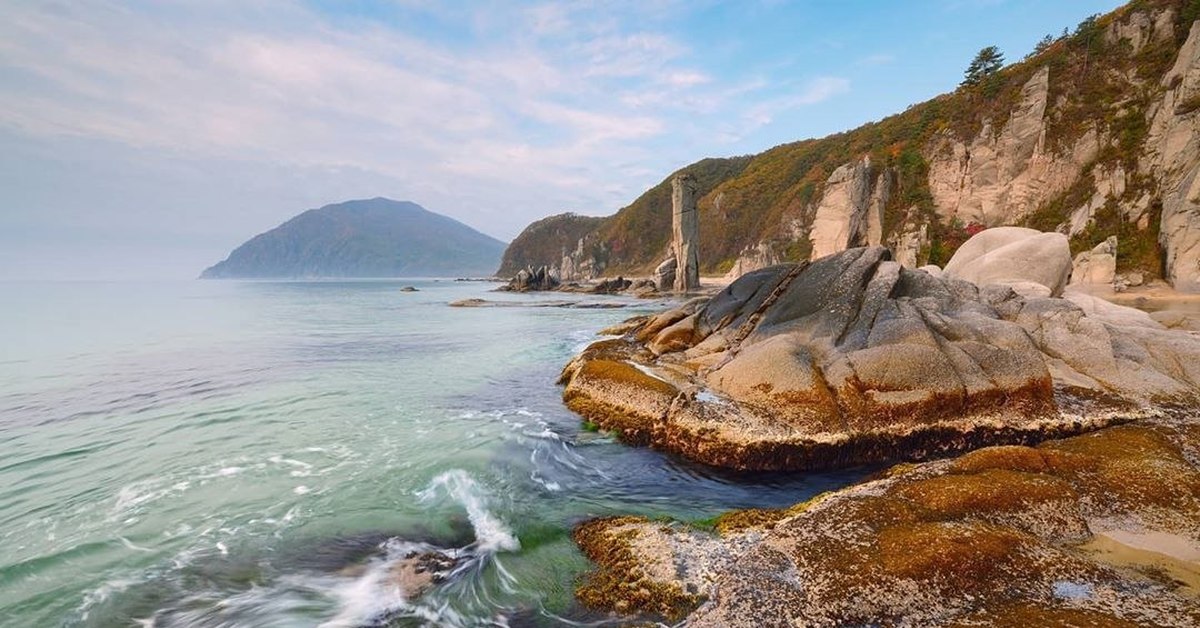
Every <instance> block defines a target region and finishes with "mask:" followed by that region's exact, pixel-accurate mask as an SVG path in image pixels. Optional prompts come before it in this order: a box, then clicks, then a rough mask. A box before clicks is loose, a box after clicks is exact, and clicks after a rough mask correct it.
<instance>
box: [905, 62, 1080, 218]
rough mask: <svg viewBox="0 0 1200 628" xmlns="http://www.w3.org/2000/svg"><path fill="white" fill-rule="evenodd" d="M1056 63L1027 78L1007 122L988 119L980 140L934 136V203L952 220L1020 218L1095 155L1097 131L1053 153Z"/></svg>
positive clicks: (930, 154) (1061, 188) (1071, 179)
mask: <svg viewBox="0 0 1200 628" xmlns="http://www.w3.org/2000/svg"><path fill="white" fill-rule="evenodd" d="M1050 79H1051V76H1050V68H1049V67H1043V68H1041V69H1040V70H1039V71H1038V72H1036V73H1034V75H1033V76H1032V77H1030V78H1029V80H1028V81H1027V82H1026V83H1025V85H1024V87H1023V88H1022V89H1021V99H1020V101H1019V102H1018V103H1017V104H1016V105H1015V106H1014V107H1013V109H1012V111H1011V112H1010V114H1009V116H1008V119H1007V122H1006V123H1005V124H1004V126H1003V128H1000V129H997V128H995V127H994V126H993V125H992V123H991V121H990V120H988V119H984V121H983V125H982V128H980V130H979V134H978V135H977V136H976V137H975V139H974V140H972V141H970V142H969V143H964V142H962V141H961V140H960V139H959V138H958V137H957V136H955V135H954V134H953V133H950V132H943V133H939V134H937V135H935V137H934V139H933V140H932V141H931V143H930V147H929V149H928V150H927V151H925V154H926V158H927V159H928V161H929V188H930V191H931V192H932V193H933V199H934V205H935V206H936V208H937V211H938V213H939V214H940V215H941V216H942V218H943V219H944V220H946V221H947V222H949V221H951V220H954V219H958V220H959V221H961V222H962V223H963V224H970V223H972V222H975V223H979V224H982V225H985V226H988V227H994V226H998V225H1005V224H1014V223H1016V222H1018V221H1020V220H1021V219H1022V218H1024V217H1025V216H1028V215H1029V214H1031V213H1033V212H1034V211H1035V210H1037V208H1039V207H1041V206H1042V205H1044V204H1046V203H1047V202H1049V201H1051V200H1053V199H1055V198H1057V197H1058V196H1059V195H1061V194H1062V193H1063V192H1065V191H1066V190H1067V189H1068V188H1069V187H1071V184H1073V183H1074V182H1075V181H1076V180H1077V179H1078V178H1079V176H1080V175H1081V173H1082V172H1083V167H1084V165H1086V164H1087V163H1089V162H1091V161H1092V160H1093V159H1095V156H1096V154H1097V152H1098V151H1099V148H1100V144H1099V140H1098V137H1097V134H1096V132H1095V131H1089V132H1087V133H1084V134H1083V135H1082V136H1081V137H1080V138H1079V139H1077V140H1076V141H1075V142H1074V144H1073V145H1070V146H1066V147H1064V150H1061V151H1057V152H1052V151H1051V150H1050V148H1049V147H1048V146H1047V142H1046V131H1047V128H1048V126H1049V124H1048V120H1047V108H1048V105H1049V104H1050V103H1049V100H1048V99H1049V94H1050Z"/></svg>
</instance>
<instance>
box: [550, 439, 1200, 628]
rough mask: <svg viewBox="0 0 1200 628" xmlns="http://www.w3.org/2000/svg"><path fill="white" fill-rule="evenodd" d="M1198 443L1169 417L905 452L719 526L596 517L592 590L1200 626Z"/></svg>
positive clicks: (732, 610) (844, 618)
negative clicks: (928, 454)
mask: <svg viewBox="0 0 1200 628" xmlns="http://www.w3.org/2000/svg"><path fill="white" fill-rule="evenodd" d="M1197 452H1200V423H1197V422H1196V421H1195V420H1190V419H1184V418H1178V419H1172V420H1156V421H1151V422H1150V423H1148V424H1145V425H1122V426H1117V427H1111V428H1107V429H1104V430H1101V431H1100V432H1097V433H1093V434H1088V435H1084V436H1076V437H1073V438H1069V439H1066V440H1061V441H1053V442H1048V443H1044V444H1042V445H1040V446H1038V447H1022V446H1005V447H990V448H986V449H980V450H978V451H974V452H971V453H969V454H966V455H964V456H962V457H960V458H958V459H955V460H942V461H937V462H932V463H925V464H921V465H900V466H899V467H896V468H893V469H891V470H888V471H886V472H885V473H883V474H882V477H881V478H880V479H876V480H874V481H870V482H866V483H863V484H859V485H857V486H852V487H849V488H846V489H842V490H838V491H835V492H832V493H826V494H823V495H820V496H818V497H816V498H814V499H812V500H810V501H808V502H803V503H800V504H796V505H794V506H792V507H790V508H785V509H780V510H746V511H735V512H732V513H726V514H724V515H722V516H720V517H718V518H717V519H716V524H715V528H716V532H717V533H716V534H706V533H704V532H701V531H699V530H696V529H694V528H690V527H688V526H686V525H685V524H680V523H671V522H664V521H650V520H647V519H643V518H640V517H613V518H607V519H596V520H592V521H588V522H585V523H583V524H582V525H580V526H579V527H578V528H576V530H575V533H574V535H573V538H574V539H575V540H576V542H577V543H578V544H579V546H580V548H581V549H582V550H583V552H584V553H585V554H586V555H587V556H588V557H589V558H591V559H592V560H593V561H595V562H596V564H597V570H596V571H595V572H594V573H592V574H590V575H588V576H586V577H585V578H584V580H583V581H582V583H581V585H580V587H579V589H578V590H577V595H578V597H579V599H580V601H581V602H583V603H584V604H585V605H587V606H589V607H591V608H595V609H597V610H604V611H615V612H617V613H619V614H621V615H623V616H625V617H627V618H629V620H630V621H632V620H635V619H638V618H644V617H647V616H661V617H663V618H665V619H666V620H667V621H668V622H669V623H676V622H680V621H681V620H683V623H685V624H686V625H688V626H694V627H706V626H719V627H722V628H725V627H728V628H741V627H745V628H760V627H761V626H774V625H784V623H783V622H781V621H780V619H781V618H786V625H795V626H874V625H889V626H890V625H895V626H968V625H975V626H1031V627H1032V626H1114V627H1115V626H1122V627H1124V626H1130V627H1132V626H1140V625H1155V626H1194V625H1200V604H1197V602H1196V600H1197V598H1196V595H1197V594H1198V593H1200V579H1198V578H1197V576H1196V574H1197V571H1196V566H1197V560H1198V558H1200V458H1198V457H1197ZM1113 549H1116V550H1117V551H1119V552H1120V553H1119V554H1113V553H1112V550H1113ZM1130 566H1132V567H1134V568H1133V569H1130V568H1129V567H1130Z"/></svg>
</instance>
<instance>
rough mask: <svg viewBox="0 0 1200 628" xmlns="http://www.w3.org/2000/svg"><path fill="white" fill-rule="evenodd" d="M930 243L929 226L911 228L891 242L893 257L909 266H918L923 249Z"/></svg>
mask: <svg viewBox="0 0 1200 628" xmlns="http://www.w3.org/2000/svg"><path fill="white" fill-rule="evenodd" d="M927 244H929V234H928V227H927V226H926V225H921V226H919V227H913V228H909V229H907V230H905V231H903V232H902V233H900V234H899V235H898V236H896V237H895V239H894V240H893V242H892V243H891V248H892V258H893V259H895V260H896V261H897V262H899V263H900V265H902V266H905V267H907V268H916V267H917V259H918V258H919V257H920V256H921V249H923V248H925V246H926V245H927Z"/></svg>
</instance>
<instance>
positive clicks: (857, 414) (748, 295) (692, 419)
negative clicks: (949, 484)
mask: <svg viewBox="0 0 1200 628" xmlns="http://www.w3.org/2000/svg"><path fill="white" fill-rule="evenodd" d="M1030 239H1031V238H1021V239H1019V240H1017V242H1018V243H1020V242H1026V241H1028V240H1030ZM985 244H986V242H985ZM1009 244H1011V242H1010V243H1009ZM1009 244H1003V243H1001V244H1000V245H999V246H996V247H994V248H988V247H983V246H981V247H980V249H983V250H982V252H981V253H979V254H978V255H977V256H976V257H977V258H983V257H986V256H987V255H988V253H989V251H999V250H1001V249H1003V248H1005V247H1007V246H1009ZM985 261H986V260H985ZM1068 263H1069V258H1068ZM1051 283H1054V282H1051ZM1084 296H1086V295H1084ZM1080 300H1081V302H1082V303H1083V305H1082V306H1081V305H1079V304H1077V303H1075V302H1073V301H1071V300H1067V299H1061V298H1043V297H1026V296H1021V295H1020V294H1017V293H1016V292H1015V291H1014V290H1013V289H1012V288H1009V287H1007V286H1004V285H997V284H996V283H994V282H991V283H985V285H984V287H982V288H981V287H979V286H977V285H975V284H974V283H971V282H968V281H963V280H961V279H955V278H952V277H940V278H939V277H934V276H933V275H931V274H929V273H927V272H924V271H917V270H911V269H907V268H904V267H902V266H900V265H899V264H898V263H896V262H894V261H892V260H891V259H890V256H889V254H888V252H887V250H886V249H883V248H880V247H869V248H858V249H850V250H847V251H844V252H842V253H839V254H836V255H832V256H829V257H825V258H822V259H819V260H817V261H815V262H812V263H810V264H785V265H780V266H774V267H770V268H766V269H762V270H759V271H755V272H752V273H748V274H747V275H745V276H743V277H742V278H740V279H739V280H737V281H735V282H734V283H732V284H730V285H729V286H727V287H726V288H725V290H723V291H722V292H720V293H719V294H717V295H716V296H714V297H712V298H711V299H708V300H704V299H700V300H697V301H693V302H690V303H689V304H688V305H687V306H686V307H685V308H680V309H677V310H674V311H670V312H666V313H664V314H662V315H660V316H657V317H653V318H650V319H645V320H643V321H641V322H639V323H637V324H636V325H635V326H634V327H633V328H631V329H630V330H627V333H626V335H625V336H624V337H623V338H621V339H619V340H609V341H605V343H606V344H604V345H603V347H604V350H603V351H598V350H589V351H585V352H584V354H583V355H581V356H580V357H579V358H577V359H576V360H575V361H573V362H572V364H571V365H570V366H568V368H567V369H566V370H565V371H564V374H563V381H564V382H565V383H566V390H565V395H566V397H567V399H569V400H570V401H571V406H572V408H574V409H576V410H577V411H579V412H580V413H581V414H583V415H584V416H585V417H586V418H587V419H588V420H590V421H592V422H594V423H596V424H598V425H600V426H601V427H612V428H617V429H619V431H620V434H622V435H631V436H632V435H636V438H635V439H634V440H636V442H638V443H644V444H649V445H652V446H655V447H659V448H662V449H665V450H668V451H671V452H674V453H677V454H680V455H682V456H685V457H688V458H691V459H694V460H698V461H700V462H704V463H707V464H711V465H716V466H723V467H732V468H736V469H814V468H827V467H837V466H848V465H855V464H862V463H873V462H880V461H886V460H895V459H920V458H926V457H930V456H935V455H940V454H943V453H946V452H952V451H960V450H965V449H970V448H974V447H978V446H981V445H987V444H995V443H1026V442H1032V441H1037V440H1041V439H1044V438H1047V437H1052V436H1059V435H1063V434H1069V433H1074V432H1079V431H1082V430H1086V429H1092V428H1096V427H1100V426H1103V425H1107V424H1109V423H1111V422H1114V421H1124V420H1128V419H1130V418H1132V417H1137V416H1144V415H1147V414H1150V413H1152V412H1153V409H1152V406H1153V405H1154V404H1163V403H1168V402H1175V403H1194V402H1195V400H1196V399H1198V398H1200V395H1198V391H1200V339H1197V338H1195V337H1193V336H1191V335H1189V334H1185V333H1179V332H1172V331H1168V330H1166V329H1164V328H1162V326H1161V325H1158V324H1157V323H1156V322H1154V321H1153V320H1150V319H1148V318H1147V317H1144V316H1140V315H1139V313H1137V312H1136V311H1130V310H1129V309H1128V308H1119V307H1117V306H1113V305H1111V304H1107V303H1105V304H1100V303H1096V302H1089V301H1086V300H1085V299H1083V297H1080ZM614 356H616V357H614ZM594 360H602V361H603V362H604V364H601V365H599V366H600V368H592V369H586V368H584V367H585V366H586V365H587V364H588V363H589V362H591V361H594ZM614 364H620V365H623V366H621V367H620V368H617V367H616V366H614Z"/></svg>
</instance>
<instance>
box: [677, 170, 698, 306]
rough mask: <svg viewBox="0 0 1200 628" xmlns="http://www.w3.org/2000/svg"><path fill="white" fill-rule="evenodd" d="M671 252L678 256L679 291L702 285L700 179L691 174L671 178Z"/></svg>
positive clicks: (687, 290) (688, 290)
mask: <svg viewBox="0 0 1200 628" xmlns="http://www.w3.org/2000/svg"><path fill="white" fill-rule="evenodd" d="M671 253H672V254H673V255H674V256H675V292H691V291H693V290H696V289H698V288H699V287H700V216H699V214H698V213H697V211H696V180H695V179H693V178H692V176H691V175H689V174H686V173H684V174H679V175H676V176H675V178H674V179H671Z"/></svg>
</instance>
